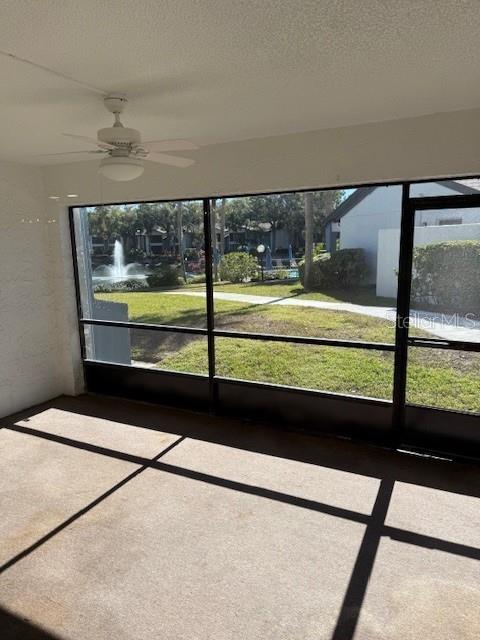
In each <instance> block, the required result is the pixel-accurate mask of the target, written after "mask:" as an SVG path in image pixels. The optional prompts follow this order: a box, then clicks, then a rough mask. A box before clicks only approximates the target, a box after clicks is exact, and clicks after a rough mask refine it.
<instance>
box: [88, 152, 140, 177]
mask: <svg viewBox="0 0 480 640" xmlns="http://www.w3.org/2000/svg"><path fill="white" fill-rule="evenodd" d="M143 171H144V166H143V160H141V159H139V158H129V157H112V156H109V157H108V158H105V159H104V160H102V161H101V162H100V167H99V169H98V172H99V173H100V174H101V175H102V176H104V177H105V178H108V179H109V180H114V181H115V182H127V181H128V180H135V178H138V177H140V176H141V175H142V173H143Z"/></svg>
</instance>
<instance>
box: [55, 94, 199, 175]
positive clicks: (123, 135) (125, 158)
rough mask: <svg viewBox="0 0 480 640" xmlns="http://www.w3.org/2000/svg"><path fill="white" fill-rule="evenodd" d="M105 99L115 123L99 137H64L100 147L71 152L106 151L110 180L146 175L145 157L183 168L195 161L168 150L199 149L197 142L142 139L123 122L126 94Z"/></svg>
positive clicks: (102, 169) (102, 170)
mask: <svg viewBox="0 0 480 640" xmlns="http://www.w3.org/2000/svg"><path fill="white" fill-rule="evenodd" d="M103 102H104V104H105V107H106V109H107V110H108V111H110V113H113V115H114V118H115V120H114V123H113V126H111V127H105V128H104V129H99V130H98V131H97V139H96V140H95V138H89V137H87V136H79V135H75V134H72V133H64V134H63V135H64V136H68V137H69V138H74V139H75V140H81V141H82V142H85V143H87V144H93V145H95V146H96V147H98V148H97V149H95V150H88V151H70V152H67V153H68V154H77V153H96V154H103V155H104V156H105V158H104V159H103V160H102V161H101V162H100V167H99V173H101V174H102V175H103V176H105V177H106V178H109V179H110V180H115V181H120V182H124V181H127V180H134V179H135V178H138V177H139V176H140V175H142V173H143V170H144V160H145V159H147V158H148V160H150V161H152V162H158V163H160V164H166V165H170V166H172V167H179V168H185V167H189V166H191V165H192V164H194V162H195V161H194V160H191V159H189V158H182V157H179V156H172V155H169V154H167V153H164V152H165V151H193V150H195V149H198V145H196V144H194V143H193V142H190V141H189V140H151V141H148V142H142V141H141V137H140V132H139V131H138V130H137V129H130V128H129V127H124V126H123V124H122V122H121V121H120V115H121V114H122V113H123V111H124V110H125V107H126V105H127V98H126V96H125V95H122V94H111V95H108V96H106V97H105V98H104V100H103ZM50 155H64V154H62V153H60V154H50Z"/></svg>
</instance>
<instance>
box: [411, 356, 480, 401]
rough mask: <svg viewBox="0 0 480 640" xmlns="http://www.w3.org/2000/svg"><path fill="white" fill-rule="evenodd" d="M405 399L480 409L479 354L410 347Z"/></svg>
mask: <svg viewBox="0 0 480 640" xmlns="http://www.w3.org/2000/svg"><path fill="white" fill-rule="evenodd" d="M408 356H409V360H408V372H407V402H409V403H412V404H420V405H426V406H429V407H438V408H439V409H453V410H457V411H468V412H474V413H479V412H480V354H479V353H473V352H468V351H452V350H446V349H430V348H423V347H410V349H409V352H408Z"/></svg>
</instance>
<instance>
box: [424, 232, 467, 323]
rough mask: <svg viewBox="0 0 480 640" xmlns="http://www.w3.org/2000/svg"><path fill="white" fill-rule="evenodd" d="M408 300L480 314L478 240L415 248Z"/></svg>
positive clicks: (453, 241)
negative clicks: (409, 297) (410, 298)
mask: <svg viewBox="0 0 480 640" xmlns="http://www.w3.org/2000/svg"><path fill="white" fill-rule="evenodd" d="M412 300H413V301H414V302H417V303H422V304H427V305H431V306H435V307H439V308H442V309H445V310H447V311H452V310H455V311H459V312H464V313H475V314H478V313H480V241H479V240H451V241H448V242H434V243H432V244H427V245H425V246H420V247H415V248H414V250H413V277H412Z"/></svg>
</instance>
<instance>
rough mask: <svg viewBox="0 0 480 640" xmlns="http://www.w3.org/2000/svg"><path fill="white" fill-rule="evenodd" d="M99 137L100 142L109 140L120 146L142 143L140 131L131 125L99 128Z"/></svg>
mask: <svg viewBox="0 0 480 640" xmlns="http://www.w3.org/2000/svg"><path fill="white" fill-rule="evenodd" d="M97 137H98V139H99V140H100V142H108V143H109V144H114V145H118V146H130V145H138V144H140V131H137V129H130V128H129V127H105V128H104V129H99V130H98V132H97Z"/></svg>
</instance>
